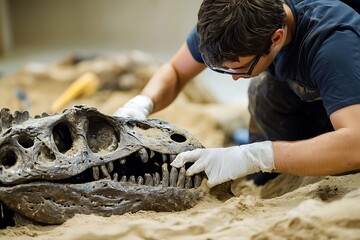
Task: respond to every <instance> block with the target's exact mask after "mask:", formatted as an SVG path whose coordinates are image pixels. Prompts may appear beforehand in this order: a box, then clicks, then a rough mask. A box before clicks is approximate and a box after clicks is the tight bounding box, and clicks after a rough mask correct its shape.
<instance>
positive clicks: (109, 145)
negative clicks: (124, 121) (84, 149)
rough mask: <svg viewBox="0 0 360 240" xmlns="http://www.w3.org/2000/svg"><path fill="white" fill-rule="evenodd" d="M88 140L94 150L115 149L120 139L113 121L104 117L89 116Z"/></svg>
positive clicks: (95, 151)
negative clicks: (112, 123)
mask: <svg viewBox="0 0 360 240" xmlns="http://www.w3.org/2000/svg"><path fill="white" fill-rule="evenodd" d="M87 120H88V123H87V127H86V130H85V131H86V140H87V143H88V145H89V148H90V149H91V151H92V152H94V153H97V152H100V151H103V150H105V151H114V150H116V149H117V147H118V142H120V140H119V139H118V137H117V134H116V131H115V129H114V127H113V126H112V125H111V123H110V122H109V121H108V120H107V119H106V118H104V117H99V116H90V117H88V119H87Z"/></svg>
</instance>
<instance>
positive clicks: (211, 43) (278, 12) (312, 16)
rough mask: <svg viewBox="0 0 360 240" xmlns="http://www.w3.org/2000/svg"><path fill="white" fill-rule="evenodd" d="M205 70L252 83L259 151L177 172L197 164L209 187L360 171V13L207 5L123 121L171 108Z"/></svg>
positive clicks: (300, 3) (330, 7)
mask: <svg viewBox="0 0 360 240" xmlns="http://www.w3.org/2000/svg"><path fill="white" fill-rule="evenodd" d="M206 66H208V67H210V68H211V69H212V70H214V71H217V72H220V73H224V74H229V75H231V76H232V78H233V80H238V79H240V78H249V77H253V78H252V82H251V84H250V87H249V110H250V114H251V121H250V122H251V123H250V127H249V130H250V140H251V142H253V143H251V144H246V145H241V146H234V147H228V148H210V149H197V150H194V151H190V152H184V153H181V154H179V155H178V156H177V158H176V159H175V160H174V161H173V163H172V164H171V165H172V166H175V167H180V166H182V165H183V164H185V163H186V162H194V164H193V165H192V167H190V168H189V169H188V170H187V174H188V175H192V174H195V173H197V172H200V171H205V173H206V174H207V176H208V185H209V187H213V186H215V185H217V184H220V183H223V182H225V181H228V180H231V179H237V178H240V177H243V176H247V175H250V174H253V173H257V172H275V173H288V174H294V175H330V174H339V173H344V172H347V171H352V170H358V169H360V147H359V146H360V16H359V14H358V13H357V12H356V11H355V10H354V9H352V8H351V7H349V6H348V5H346V4H344V3H342V2H340V1H337V0H285V2H283V1H281V0H237V1H235V0H204V1H203V3H202V5H201V7H200V10H199V14H198V24H197V27H196V28H195V29H193V31H192V32H191V33H190V34H189V36H188V39H187V42H186V43H185V44H184V45H183V46H182V47H181V48H180V49H179V51H178V52H177V53H176V55H175V56H174V57H173V58H172V59H171V60H170V61H169V62H168V63H167V64H165V65H164V66H162V67H161V68H160V69H159V71H158V72H157V73H156V74H155V75H154V76H153V78H152V79H151V80H150V81H149V83H148V84H147V85H146V87H145V88H144V89H143V91H142V93H141V95H139V96H136V97H135V98H133V99H131V100H130V101H129V102H128V103H127V104H125V105H124V106H123V107H122V108H120V109H119V110H118V111H117V113H116V114H115V115H118V116H123V117H133V118H146V117H147V116H148V115H149V114H150V113H151V112H156V111H159V110H161V109H163V108H165V107H166V106H168V105H169V104H170V103H171V102H172V101H173V100H174V99H175V97H176V96H177V94H178V93H179V92H180V91H181V89H182V88H183V87H184V85H185V84H186V83H187V82H188V81H190V80H191V79H192V78H193V77H194V76H196V75H197V74H199V73H200V72H201V71H202V70H204V68H205V67H206ZM256 76H257V77H256ZM261 181H262V180H261ZM261 181H259V182H258V183H264V182H265V181H266V179H265V181H263V182H261Z"/></svg>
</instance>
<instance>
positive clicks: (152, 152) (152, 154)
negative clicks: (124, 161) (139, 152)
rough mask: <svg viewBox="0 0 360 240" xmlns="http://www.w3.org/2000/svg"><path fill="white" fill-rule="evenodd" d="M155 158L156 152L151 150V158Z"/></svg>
mask: <svg viewBox="0 0 360 240" xmlns="http://www.w3.org/2000/svg"><path fill="white" fill-rule="evenodd" d="M154 156H155V152H154V151H152V150H150V158H153V157H154Z"/></svg>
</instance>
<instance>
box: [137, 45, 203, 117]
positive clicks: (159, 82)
mask: <svg viewBox="0 0 360 240" xmlns="http://www.w3.org/2000/svg"><path fill="white" fill-rule="evenodd" d="M204 69H205V65H204V64H201V63H199V62H197V61H196V60H195V59H194V58H193V56H192V55H191V53H190V50H189V48H188V46H187V44H186V43H184V44H183V45H182V46H181V48H180V49H179V50H178V52H177V53H176V54H175V56H174V57H173V58H172V59H171V60H170V61H169V62H168V63H166V64H165V65H163V66H162V67H161V68H160V69H159V70H158V71H157V72H156V73H155V74H154V76H153V77H152V78H151V79H150V81H149V82H148V84H147V85H146V86H145V88H144V89H143V91H142V92H141V94H142V95H145V96H148V97H150V98H151V100H152V101H153V104H154V106H153V111H152V112H157V111H159V110H162V109H163V108H165V107H167V106H168V105H169V104H170V103H171V102H172V101H174V99H175V98H176V96H177V95H178V94H179V92H180V91H181V90H182V88H183V87H184V86H185V85H186V83H188V82H189V81H190V80H191V79H192V78H194V77H195V76H196V75H197V74H199V73H200V72H201V71H202V70H204Z"/></svg>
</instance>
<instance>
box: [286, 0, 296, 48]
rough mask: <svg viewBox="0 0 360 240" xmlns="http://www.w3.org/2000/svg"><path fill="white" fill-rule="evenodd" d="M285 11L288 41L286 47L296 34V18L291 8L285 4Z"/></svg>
mask: <svg viewBox="0 0 360 240" xmlns="http://www.w3.org/2000/svg"><path fill="white" fill-rule="evenodd" d="M284 9H285V14H286V18H285V26H286V40H285V43H284V46H286V45H288V44H289V43H290V42H291V41H292V39H293V36H294V34H295V27H296V26H295V18H294V15H293V13H292V11H291V9H290V7H289V6H288V5H287V4H284Z"/></svg>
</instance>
